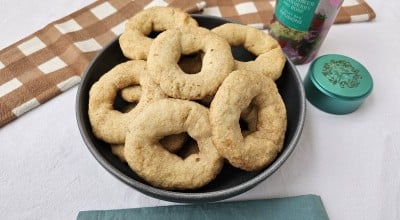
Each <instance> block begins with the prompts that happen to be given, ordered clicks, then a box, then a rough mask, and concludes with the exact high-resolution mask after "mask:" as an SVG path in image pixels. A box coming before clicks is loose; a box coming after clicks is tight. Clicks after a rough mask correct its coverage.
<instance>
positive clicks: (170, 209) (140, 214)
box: [77, 195, 329, 220]
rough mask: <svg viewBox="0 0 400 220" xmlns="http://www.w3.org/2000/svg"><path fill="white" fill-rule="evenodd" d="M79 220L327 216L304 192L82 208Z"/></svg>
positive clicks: (320, 218) (315, 199) (298, 219)
mask: <svg viewBox="0 0 400 220" xmlns="http://www.w3.org/2000/svg"><path fill="white" fill-rule="evenodd" d="M77 219H78V220H102V219H107V220H123V219H141V220H142V219H144V220H150V219H171V220H180V219H189V220H197V219H202V220H203V219H217V220H224V219H229V220H235V219H256V220H257V219H263V220H264V219H268V220H281V219H285V220H303V219H304V220H305V219H307V220H314V219H315V220H325V219H329V218H328V215H327V213H326V211H325V208H324V205H323V203H322V201H321V198H320V197H319V196H317V195H304V196H296V197H287V198H276V199H263V200H250V201H237V202H218V203H203V204H192V205H172V206H159V207H148V208H134V209H120V210H95V211H81V212H79V214H78V218H77Z"/></svg>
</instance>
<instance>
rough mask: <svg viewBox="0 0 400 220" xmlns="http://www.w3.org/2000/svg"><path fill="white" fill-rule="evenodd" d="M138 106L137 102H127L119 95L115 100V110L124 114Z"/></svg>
mask: <svg viewBox="0 0 400 220" xmlns="http://www.w3.org/2000/svg"><path fill="white" fill-rule="evenodd" d="M136 105H137V102H127V101H125V100H124V99H123V98H122V97H121V96H120V95H119V93H118V95H117V96H116V97H115V99H114V103H113V108H114V109H115V110H117V111H120V112H122V113H126V112H128V111H130V110H131V109H132V108H134V107H135V106H136Z"/></svg>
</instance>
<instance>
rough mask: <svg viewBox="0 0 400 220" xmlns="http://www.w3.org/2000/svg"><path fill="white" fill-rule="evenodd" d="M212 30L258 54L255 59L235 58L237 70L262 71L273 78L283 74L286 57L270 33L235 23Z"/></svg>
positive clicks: (234, 43) (235, 44)
mask: <svg viewBox="0 0 400 220" xmlns="http://www.w3.org/2000/svg"><path fill="white" fill-rule="evenodd" d="M212 32H214V33H216V34H218V35H219V36H221V37H222V38H224V39H225V40H227V41H228V43H229V44H230V45H231V46H240V45H242V46H243V47H244V48H245V49H246V50H248V51H249V52H251V53H252V54H254V55H255V56H256V59H255V60H253V61H248V62H242V61H239V60H235V69H236V70H250V71H253V72H260V73H262V74H264V75H265V76H268V77H271V78H272V79H273V80H276V79H278V78H279V77H280V76H281V74H282V70H283V67H284V66H285V61H286V58H285V55H284V53H283V51H282V49H281V47H280V45H279V43H278V42H277V41H276V40H275V39H274V38H272V37H271V36H270V35H269V34H267V33H265V32H263V31H261V30H258V29H257V28H254V27H250V26H246V25H241V24H235V23H226V24H223V25H221V26H218V27H216V28H214V29H212Z"/></svg>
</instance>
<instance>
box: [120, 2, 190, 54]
mask: <svg viewBox="0 0 400 220" xmlns="http://www.w3.org/2000/svg"><path fill="white" fill-rule="evenodd" d="M180 26H198V24H197V21H196V20H195V19H193V18H192V17H190V15H189V14H187V13H185V12H184V11H182V10H181V9H179V8H172V7H158V6H157V7H152V8H149V9H146V10H144V11H141V12H139V13H137V14H136V15H135V16H133V17H132V18H130V19H129V20H128V22H127V23H126V24H125V31H124V32H123V33H122V34H121V36H120V38H119V43H120V47H121V50H122V52H123V54H124V55H125V56H126V57H128V58H130V59H135V60H146V59H147V55H148V52H149V49H150V46H151V43H152V41H153V39H152V38H150V37H149V35H150V34H151V33H152V32H163V31H165V30H168V29H171V28H177V27H180Z"/></svg>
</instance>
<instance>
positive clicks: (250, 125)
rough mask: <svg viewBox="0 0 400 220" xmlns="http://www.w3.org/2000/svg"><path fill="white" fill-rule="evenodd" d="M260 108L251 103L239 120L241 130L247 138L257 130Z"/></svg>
mask: <svg viewBox="0 0 400 220" xmlns="http://www.w3.org/2000/svg"><path fill="white" fill-rule="evenodd" d="M257 121H258V108H257V106H256V105H254V104H253V103H251V104H250V105H249V106H248V107H247V108H245V109H244V110H243V111H242V113H241V115H240V119H239V125H240V130H241V132H242V135H243V136H247V135H249V134H251V133H253V132H255V131H256V130H257Z"/></svg>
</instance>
